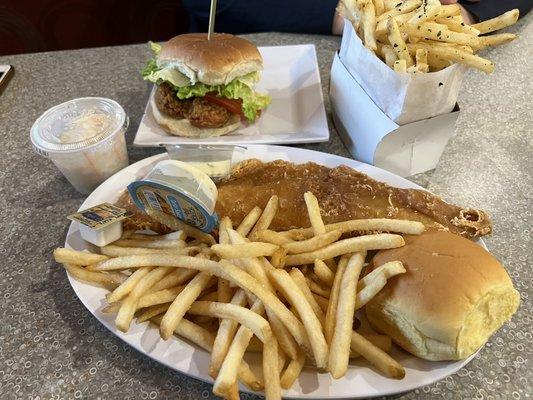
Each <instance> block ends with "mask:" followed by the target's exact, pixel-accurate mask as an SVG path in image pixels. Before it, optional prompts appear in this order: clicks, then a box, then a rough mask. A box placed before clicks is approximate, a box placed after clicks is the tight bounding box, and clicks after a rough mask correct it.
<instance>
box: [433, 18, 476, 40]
mask: <svg viewBox="0 0 533 400" xmlns="http://www.w3.org/2000/svg"><path fill="white" fill-rule="evenodd" d="M435 21H436V22H437V23H439V24H444V25H447V26H448V29H449V30H451V31H454V32H461V33H466V34H468V35H474V36H479V34H480V33H481V32H479V31H478V30H477V29H476V28H474V27H473V26H472V25H467V24H465V23H464V22H459V21H456V20H454V19H452V18H437V19H436V20H435Z"/></svg>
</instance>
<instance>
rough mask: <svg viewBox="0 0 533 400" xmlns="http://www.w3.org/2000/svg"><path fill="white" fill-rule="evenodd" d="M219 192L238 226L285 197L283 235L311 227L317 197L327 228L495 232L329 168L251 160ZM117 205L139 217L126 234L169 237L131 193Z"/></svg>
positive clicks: (420, 194)
mask: <svg viewBox="0 0 533 400" xmlns="http://www.w3.org/2000/svg"><path fill="white" fill-rule="evenodd" d="M217 187H218V200H217V203H216V211H217V213H218V215H219V216H220V217H223V216H226V215H227V216H229V217H230V218H231V220H232V221H233V223H234V224H235V225H237V224H239V223H240V222H241V221H242V219H243V218H244V217H245V216H246V214H248V212H249V211H250V210H251V209H252V208H253V207H254V206H259V207H261V208H263V207H265V205H266V203H267V202H268V200H269V198H270V197H271V196H272V195H274V194H275V195H277V196H278V197H279V209H278V212H277V214H276V217H275V218H274V220H273V221H272V225H271V227H270V228H271V229H274V230H278V231H281V230H288V229H293V228H306V227H308V226H310V222H309V218H308V216H307V209H306V206H305V201H304V193H305V192H307V191H311V192H312V193H313V194H314V195H315V196H316V197H317V198H318V202H319V204H320V207H321V213H322V217H323V219H324V222H325V223H334V222H339V221H346V220H350V219H361V218H398V219H408V220H413V221H420V222H422V223H423V224H424V225H426V227H427V228H428V229H440V230H449V231H450V232H453V233H455V234H458V235H461V236H464V237H467V238H474V237H479V236H484V235H487V234H489V233H491V231H492V225H491V222H490V219H489V216H488V215H487V214H486V213H485V212H484V211H481V210H477V209H472V208H461V207H458V206H455V205H452V204H448V203H446V202H445V201H443V200H442V199H441V198H440V197H438V196H435V195H433V194H431V193H429V192H426V191H423V190H416V189H399V188H395V187H392V186H389V185H387V184H386V183H382V182H378V181H376V180H374V179H372V178H370V177H369V176H368V175H365V174H364V173H361V172H358V171H356V170H354V169H352V168H350V167H347V166H339V167H336V168H328V167H324V166H321V165H318V164H315V163H306V164H294V163H290V162H287V161H273V162H270V163H263V162H261V161H259V160H246V161H244V162H242V163H240V164H239V165H237V166H236V168H235V169H234V170H233V171H232V174H231V176H230V177H229V178H228V179H226V180H225V181H223V182H221V183H219V184H218V185H217ZM117 205H118V206H120V207H124V208H126V209H128V210H130V211H132V212H134V216H133V217H132V218H130V219H128V220H126V221H125V229H151V230H153V231H155V232H159V233H166V232H168V231H169V230H168V228H166V227H165V226H164V225H161V224H159V223H157V222H155V221H152V220H151V219H150V218H149V217H148V216H147V215H146V214H144V213H142V212H140V211H138V210H137V209H136V207H135V205H134V204H133V203H132V202H131V199H130V197H129V194H128V193H127V192H126V193H125V194H123V195H122V196H121V198H120V199H119V202H118V204H117Z"/></svg>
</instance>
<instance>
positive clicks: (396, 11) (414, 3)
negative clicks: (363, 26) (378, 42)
mask: <svg viewBox="0 0 533 400" xmlns="http://www.w3.org/2000/svg"><path fill="white" fill-rule="evenodd" d="M420 4H422V0H405V1H402V2H400V3H397V5H396V6H395V7H394V8H393V9H391V10H389V11H387V12H384V13H383V14H381V15H380V16H379V17H377V18H376V21H377V22H380V21H383V20H388V19H389V18H391V17H394V16H396V15H400V14H405V13H408V12H411V11H413V10H414V9H416V8H418V7H419V6H420Z"/></svg>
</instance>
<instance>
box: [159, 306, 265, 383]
mask: <svg viewBox="0 0 533 400" xmlns="http://www.w3.org/2000/svg"><path fill="white" fill-rule="evenodd" d="M161 319H162V317H160V316H157V317H154V318H152V319H151V321H152V322H154V323H155V324H157V325H160V324H161ZM174 333H176V334H177V335H178V336H182V337H184V338H185V339H187V340H190V341H191V342H193V343H194V344H196V345H198V346H200V347H201V348H203V349H204V350H207V351H211V349H212V348H213V342H214V340H215V336H214V335H213V334H212V333H211V332H209V331H208V330H207V329H205V328H202V327H201V326H199V325H197V324H195V323H193V322H191V321H189V320H187V319H185V318H184V319H182V320H181V321H180V323H179V324H178V326H177V327H176V330H175V331H174ZM237 370H238V372H237V373H238V377H239V379H240V380H241V381H242V382H243V383H244V384H245V385H246V386H248V387H249V388H250V389H252V390H262V389H263V387H264V383H263V381H262V380H261V379H259V378H258V377H256V376H255V374H254V373H253V371H252V370H251V368H250V366H249V365H248V364H247V363H246V362H245V361H244V360H242V361H241V363H240V365H238V367H237Z"/></svg>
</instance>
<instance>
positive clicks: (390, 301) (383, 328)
mask: <svg viewBox="0 0 533 400" xmlns="http://www.w3.org/2000/svg"><path fill="white" fill-rule="evenodd" d="M395 260H399V261H401V262H402V263H403V265H404V267H405V269H406V273H404V274H401V275H398V276H395V277H393V278H392V279H391V280H390V281H389V282H388V283H387V285H386V286H385V288H384V289H383V290H382V291H381V292H380V293H379V294H378V295H377V296H376V297H375V298H374V299H372V300H371V301H370V302H369V303H368V304H367V305H366V315H367V317H368V320H369V322H370V324H371V325H372V326H373V327H374V328H375V329H376V330H378V331H380V332H383V333H385V334H387V335H389V336H391V337H392V339H393V341H394V342H395V343H396V344H398V345H399V346H401V347H402V348H404V349H405V350H407V351H408V352H410V353H412V354H414V355H416V356H418V357H421V358H424V359H427V360H459V359H463V358H466V357H468V356H470V355H471V354H473V353H474V352H476V351H477V350H478V349H479V348H480V347H481V346H483V345H484V344H485V343H486V342H487V340H488V339H489V337H490V336H491V335H492V334H493V333H494V332H495V331H496V330H497V329H498V328H500V327H501V326H502V324H503V323H504V322H505V321H507V320H508V319H510V318H511V316H512V315H513V314H514V313H515V311H516V310H517V308H518V304H519V302H520V296H519V294H518V292H517V291H516V290H515V289H514V288H513V284H512V282H511V279H510V278H509V275H508V274H507V272H506V271H505V269H504V268H503V266H502V265H501V264H500V263H499V262H498V261H497V260H496V259H495V258H494V257H493V256H492V255H491V254H490V253H489V252H487V251H486V250H484V249H483V248H482V247H480V246H478V245H477V244H475V243H473V242H471V241H470V240H468V239H465V238H462V237H460V236H456V235H454V234H452V233H449V232H426V233H424V234H422V235H420V236H406V245H405V246H403V247H400V248H397V249H391V250H382V251H380V252H379V253H377V255H376V256H375V257H374V259H373V261H372V264H373V267H374V268H376V267H378V266H380V265H382V264H384V263H386V262H389V261H395Z"/></svg>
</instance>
